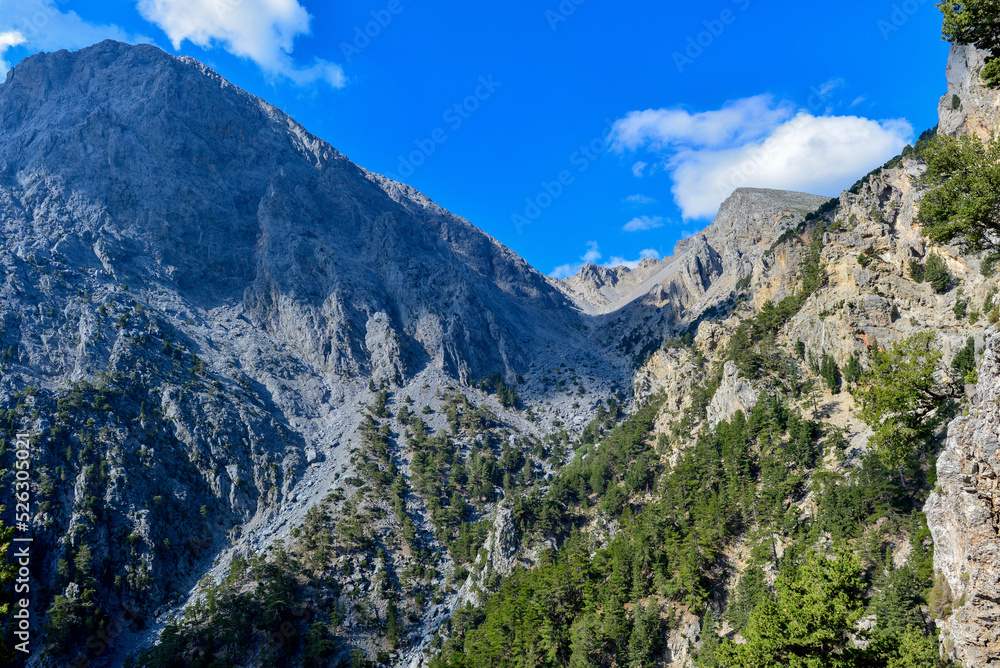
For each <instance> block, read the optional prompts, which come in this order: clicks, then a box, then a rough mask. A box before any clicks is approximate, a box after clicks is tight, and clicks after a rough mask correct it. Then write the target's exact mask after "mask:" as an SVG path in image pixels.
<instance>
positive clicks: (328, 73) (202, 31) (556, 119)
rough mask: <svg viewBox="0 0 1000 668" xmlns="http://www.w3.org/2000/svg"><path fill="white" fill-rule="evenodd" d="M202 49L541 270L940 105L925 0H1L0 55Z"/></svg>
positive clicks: (895, 141)
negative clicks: (111, 47)
mask: <svg viewBox="0 0 1000 668" xmlns="http://www.w3.org/2000/svg"><path fill="white" fill-rule="evenodd" d="M106 37H113V38H117V39H122V40H127V41H151V42H153V43H155V44H158V45H160V46H161V47H163V48H164V49H166V50H167V51H169V52H171V53H176V54H183V55H189V56H192V57H195V58H198V59H199V60H202V61H203V62H206V63H207V64H209V65H210V66H212V67H213V68H215V69H216V70H217V71H219V73H221V74H222V75H223V76H225V77H226V78H228V79H229V80H231V81H233V82H234V83H236V84H237V85H239V86H241V87H243V88H245V89H247V90H248V91H250V92H252V93H254V94H256V95H259V96H261V97H263V98H265V99H267V100H269V101H270V102H272V103H274V104H276V105H277V106H279V107H281V108H282V109H284V110H285V111H287V112H288V113H290V114H291V115H293V116H294V117H295V118H297V119H298V120H299V121H300V122H302V123H303V124H304V125H305V126H306V127H307V128H308V129H309V130H311V131H312V132H314V133H315V134H317V135H319V136H320V137H322V138H324V139H326V140H327V141H329V142H330V143H331V144H333V145H334V146H336V147H337V148H338V149H339V150H341V151H342V152H343V153H345V154H346V155H347V156H348V157H350V158H351V159H352V160H354V161H355V162H357V163H358V164H360V165H362V166H364V167H366V168H368V169H371V170H373V171H376V172H381V173H384V174H387V175H389V176H392V177H394V178H398V179H400V180H402V181H405V182H407V183H410V184H412V185H413V186H415V187H416V188H418V189H420V190H421V191H423V192H424V193H426V194H427V195H428V196H430V197H431V198H432V199H434V200H435V201H437V202H438V203H440V204H441V205H443V206H445V207H447V208H448V209H450V210H451V211H453V212H454V213H456V214H459V215H461V216H464V217H466V218H468V219H469V220H471V221H472V222H473V223H475V224H476V225H478V226H479V227H481V228H482V229H484V230H485V231H486V232H488V233H489V234H491V235H493V236H494V237H496V238H498V239H499V240H500V241H502V242H504V243H505V244H507V245H508V246H510V247H511V248H513V249H514V250H515V251H517V252H518V253H520V254H521V255H522V256H523V257H525V258H526V259H527V260H528V261H529V262H530V263H531V264H532V265H534V266H535V267H537V268H538V269H539V270H541V271H543V272H545V273H550V274H552V273H554V274H555V275H557V276H563V275H566V274H568V273H571V272H573V271H575V270H576V269H577V268H578V266H579V264H580V263H581V262H583V261H584V260H585V259H586V260H588V261H595V262H599V263H621V262H635V261H637V260H638V259H639V258H640V257H647V256H648V257H662V256H665V255H669V254H670V253H671V252H672V250H673V247H674V244H675V243H676V242H677V240H678V239H680V238H682V237H683V236H687V235H690V234H691V233H693V232H695V231H697V230H699V229H702V228H703V227H705V226H706V225H707V224H708V223H709V222H710V221H711V219H712V216H713V213H714V211H715V208H716V207H717V206H718V203H719V202H720V201H721V200H722V198H724V197H725V196H726V195H727V194H728V193H729V192H731V191H732V189H733V188H734V187H736V186H739V185H751V186H764V187H778V188H789V189H801V190H809V191H812V192H817V193H818V194H829V195H836V194H838V193H839V191H840V190H841V189H843V188H845V187H848V186H850V185H851V183H853V182H854V181H855V180H856V179H857V178H859V177H860V176H862V175H863V174H864V173H865V172H867V171H868V170H869V169H871V168H873V167H876V166H878V165H879V164H881V163H882V162H884V161H885V160H887V159H888V158H890V157H892V156H893V155H895V154H896V153H898V152H899V150H900V149H901V148H902V147H903V146H904V145H905V144H906V143H907V142H909V141H912V139H913V138H914V137H915V135H916V134H919V133H920V132H921V131H922V130H924V129H926V128H928V127H931V126H933V125H934V124H935V123H936V122H937V114H936V106H937V101H938V99H939V97H940V96H941V95H942V94H943V93H944V92H945V76H944V75H945V61H946V57H947V45H946V44H945V43H943V42H942V41H941V39H940V15H939V13H938V11H937V10H936V8H935V7H934V3H933V2H932V1H931V0H905V1H903V0H897V1H882V0H874V1H871V0H869V1H866V2H861V1H856V0H847V1H844V2H839V3H836V4H831V3H809V4H806V3H801V2H794V3H793V2H789V1H785V0H773V1H771V2H764V1H763V0H710V1H707V2H701V3H679V2H671V3H666V2H650V1H648V0H647V1H645V2H639V1H637V0H618V1H617V2H614V3H612V2H607V1H606V0H604V1H602V0H561V1H560V0H536V1H534V2H528V1H526V0H508V1H507V2H504V3H447V4H445V3H431V2H425V1H423V0H363V1H360V0H341V1H334V2H329V1H327V2H312V1H308V0H133V1H125V2H115V3H107V2H94V1H91V0H79V1H77V0H0V71H2V70H5V69H6V68H7V67H8V66H9V65H11V64H14V63H16V62H17V61H18V60H19V59H20V58H22V57H24V56H26V55H29V54H31V53H34V52H37V51H51V50H55V49H59V48H71V49H73V48H79V47H82V46H85V45H87V44H90V43H93V42H96V41H99V40H100V39H103V38H106Z"/></svg>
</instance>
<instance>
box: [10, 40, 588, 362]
mask: <svg viewBox="0 0 1000 668" xmlns="http://www.w3.org/2000/svg"><path fill="white" fill-rule="evenodd" d="M0 127H2V128H3V141H2V142H0V202H2V206H3V210H4V230H3V234H4V236H5V242H6V243H8V244H9V245H10V246H11V248H12V251H13V252H14V253H16V254H17V255H18V256H19V257H26V256H27V255H29V254H33V255H34V256H35V257H36V258H47V259H54V258H55V257H66V258H67V259H69V260H70V261H71V262H72V263H73V264H74V265H77V266H80V265H83V266H88V267H92V268H93V269H96V270H98V271H101V272H103V275H105V276H107V277H108V278H110V279H112V280H114V281H116V282H118V283H134V284H137V285H140V284H141V285H150V284H155V285H157V286H158V287H160V288H163V289H165V290H170V291H176V292H177V293H178V294H179V295H181V296H182V297H183V298H184V299H186V300H189V301H190V302H191V303H192V304H194V305H197V306H200V307H202V308H209V309H210V308H214V307H219V306H222V305H231V304H240V305H242V306H243V307H244V309H245V315H246V317H247V318H248V319H249V320H250V321H251V322H252V323H253V324H255V325H256V326H258V327H261V328H263V329H264V330H266V331H267V332H269V333H271V334H273V335H274V336H275V337H277V338H279V339H281V340H282V341H285V342H287V343H288V345H289V346H291V347H293V348H294V349H295V350H296V351H297V352H298V353H300V354H301V355H302V357H303V358H304V359H305V360H307V361H308V362H309V363H310V364H312V365H315V366H316V367H318V368H321V369H323V370H324V371H325V372H326V373H329V374H339V375H357V374H359V373H360V374H364V375H372V374H374V375H375V376H376V377H392V376H398V375H406V374H409V375H412V374H413V373H414V372H416V371H418V370H419V369H420V368H423V367H424V366H426V365H432V366H434V367H436V368H439V369H442V370H444V371H447V372H448V373H450V374H452V375H454V376H455V377H457V378H463V379H464V378H469V379H479V378H482V377H485V376H486V375H489V374H491V373H495V372H500V373H502V374H504V375H505V376H507V377H508V378H511V377H513V375H515V374H516V373H521V372H524V371H525V370H526V369H527V367H528V360H529V359H530V358H531V357H533V355H532V353H534V352H536V351H537V350H538V349H539V347H544V346H546V345H555V344H556V343H557V342H558V344H559V345H561V346H567V344H568V346H569V347H570V348H572V347H574V345H576V346H577V347H579V348H583V347H584V346H583V345H582V343H581V342H580V340H579V336H578V335H576V334H574V331H575V330H574V329H573V328H572V327H570V325H571V324H572V323H575V322H577V321H578V318H577V316H576V315H575V314H574V312H573V310H572V309H571V308H570V304H569V302H568V301H567V300H566V299H565V298H564V297H563V296H562V294H560V292H559V291H558V290H556V289H554V288H553V287H552V286H550V285H549V283H548V281H547V280H546V278H545V277H544V276H542V275H541V274H539V273H538V272H537V271H535V270H534V269H532V268H531V267H530V266H529V265H528V264H527V263H525V262H524V260H522V259H521V258H519V257H518V256H516V255H515V254H514V253H513V252H511V251H510V250H509V249H507V248H505V247H504V246H502V245H501V244H499V243H498V242H497V241H495V240H494V239H492V238H490V237H489V236H487V235H485V234H483V233H482V232H480V231H479V230H478V229H476V228H475V227H473V226H472V225H471V224H470V223H468V222H467V221H465V220H463V219H461V218H458V217H456V216H453V215H451V214H449V213H448V212H447V211H445V210H443V209H441V208H440V207H438V206H436V205H434V204H433V203H432V202H430V201H429V200H428V199H427V198H426V197H423V196H422V195H420V194H419V193H417V192H416V191H414V190H412V189H411V188H409V187H407V186H404V185H402V184H398V183H394V182H392V181H390V180H388V179H385V178H383V177H380V176H377V175H374V174H371V173H369V172H367V171H366V170H364V169H361V168H360V167H358V166H356V165H354V164H353V163H351V162H350V161H349V160H347V159H346V158H345V157H344V156H343V155H341V154H340V153H339V152H337V151H336V149H334V148H333V147H331V146H329V145H328V144H326V143H325V142H323V141H322V140H320V139H318V138H316V137H314V136H312V135H311V134H309V133H308V132H307V131H306V130H305V129H304V128H302V127H301V126H300V125H298V124H297V123H296V122H295V121H294V120H292V119H291V118H289V117H288V116H286V115H285V114H284V113H282V112H280V111H279V110H277V109H275V108H274V107H272V106H271V105H269V104H267V103H266V102H264V101H262V100H259V99H257V98H255V97H253V96H251V95H249V94H247V93H246V92H244V91H242V90H240V89H238V88H236V87H235V86H233V85H231V84H229V83H228V82H226V81H225V80H223V79H222V78H221V77H219V76H218V75H217V74H215V73H214V72H212V71H211V70H209V69H208V68H207V67H205V66H203V65H201V64H200V63H197V62H196V61H193V60H190V59H177V58H172V57H170V56H169V55H167V54H165V53H164V52H162V51H160V50H159V49H157V48H155V47H152V46H127V45H123V44H119V43H115V42H104V43H102V44H99V45H96V46H94V47H90V48H88V49H84V50H82V51H79V52H76V53H69V52H65V51H61V52H58V53H52V54H40V55H37V56H33V57H31V58H28V59H27V60H25V61H24V62H23V63H21V64H20V65H18V66H17V67H15V68H14V69H13V70H12V71H11V72H10V74H9V75H8V77H7V81H6V83H4V84H3V85H2V86H0ZM28 225H32V226H33V228H32V231H31V233H30V234H24V231H25V229H26V227H27V226H28Z"/></svg>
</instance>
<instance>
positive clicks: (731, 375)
mask: <svg viewBox="0 0 1000 668" xmlns="http://www.w3.org/2000/svg"><path fill="white" fill-rule="evenodd" d="M739 374H740V372H739V369H737V368H736V363H735V362H733V361H731V360H730V361H728V362H726V364H725V366H724V367H723V369H722V382H721V383H720V384H719V389H718V390H716V391H715V394H714V395H713V396H712V403H710V404H709V405H708V410H707V413H708V415H707V418H708V425H709V426H710V427H712V428H714V427H715V425H717V424H719V423H720V422H722V421H723V420H728V419H729V418H731V417H732V416H733V415H735V414H736V411H743V412H744V413H746V415H747V417H749V416H750V411H752V410H753V407H754V406H756V405H757V399H758V398H759V397H760V390H758V389H757V388H756V387H754V386H753V384H752V383H751V382H750V381H748V380H746V379H744V378H740V375H739Z"/></svg>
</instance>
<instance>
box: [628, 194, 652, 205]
mask: <svg viewBox="0 0 1000 668" xmlns="http://www.w3.org/2000/svg"><path fill="white" fill-rule="evenodd" d="M625 203H626V204H631V205H632V206H641V205H643V204H656V200H655V199H653V198H652V197H646V196H645V195H629V196H628V197H626V198H625Z"/></svg>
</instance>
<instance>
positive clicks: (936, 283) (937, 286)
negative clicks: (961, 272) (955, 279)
mask: <svg viewBox="0 0 1000 668" xmlns="http://www.w3.org/2000/svg"><path fill="white" fill-rule="evenodd" d="M924 278H925V279H926V281H927V282H928V283H930V286H931V287H932V288H934V292H936V293H938V294H944V293H945V292H948V288H949V287H951V272H949V271H948V265H946V264H945V262H944V260H943V259H942V258H941V256H940V255H938V254H936V253H931V254H930V255H929V256H927V266H925V267H924Z"/></svg>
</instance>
